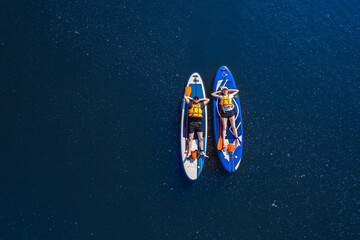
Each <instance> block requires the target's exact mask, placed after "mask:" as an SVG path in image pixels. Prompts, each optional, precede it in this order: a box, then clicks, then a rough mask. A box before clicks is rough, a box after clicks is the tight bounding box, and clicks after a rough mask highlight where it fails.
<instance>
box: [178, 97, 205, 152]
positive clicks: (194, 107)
mask: <svg viewBox="0 0 360 240" xmlns="http://www.w3.org/2000/svg"><path fill="white" fill-rule="evenodd" d="M184 98H185V101H186V103H187V105H188V124H189V148H188V149H189V153H188V155H187V156H186V158H189V157H190V155H191V145H192V140H193V139H194V134H195V132H196V133H197V136H198V139H199V149H200V155H203V156H205V157H208V156H207V155H206V154H205V153H204V141H203V126H202V122H201V119H202V117H203V115H202V113H203V109H204V107H205V106H206V104H208V103H209V101H210V99H208V98H202V99H199V97H198V96H195V97H194V98H191V97H188V96H184Z"/></svg>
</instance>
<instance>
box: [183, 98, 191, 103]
mask: <svg viewBox="0 0 360 240" xmlns="http://www.w3.org/2000/svg"><path fill="white" fill-rule="evenodd" d="M184 98H185V101H186V103H189V102H190V100H192V98H191V97H188V96H184Z"/></svg>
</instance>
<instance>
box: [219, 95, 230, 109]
mask: <svg viewBox="0 0 360 240" xmlns="http://www.w3.org/2000/svg"><path fill="white" fill-rule="evenodd" d="M220 105H221V107H223V108H233V104H232V102H231V100H230V97H229V96H224V97H222V98H221V101H220Z"/></svg>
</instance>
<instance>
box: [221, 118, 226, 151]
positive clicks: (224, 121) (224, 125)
mask: <svg viewBox="0 0 360 240" xmlns="http://www.w3.org/2000/svg"><path fill="white" fill-rule="evenodd" d="M221 125H222V126H221V127H222V131H221V137H222V139H223V148H225V147H226V146H225V137H226V128H227V118H221Z"/></svg>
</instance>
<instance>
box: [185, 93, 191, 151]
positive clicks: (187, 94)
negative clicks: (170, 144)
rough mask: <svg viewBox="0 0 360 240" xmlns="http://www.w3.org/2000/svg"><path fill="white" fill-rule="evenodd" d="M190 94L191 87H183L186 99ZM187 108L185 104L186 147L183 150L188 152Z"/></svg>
mask: <svg viewBox="0 0 360 240" xmlns="http://www.w3.org/2000/svg"><path fill="white" fill-rule="evenodd" d="M190 94H191V87H190V86H187V87H185V95H186V96H187V97H190ZM188 108H189V107H188V105H187V104H186V147H185V149H186V150H188V151H190V150H189V149H188V148H189V138H188V115H189V114H188V111H189V109H188Z"/></svg>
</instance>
